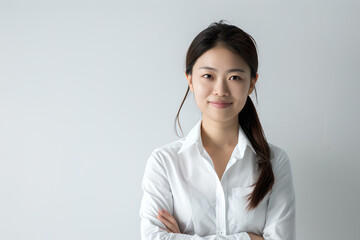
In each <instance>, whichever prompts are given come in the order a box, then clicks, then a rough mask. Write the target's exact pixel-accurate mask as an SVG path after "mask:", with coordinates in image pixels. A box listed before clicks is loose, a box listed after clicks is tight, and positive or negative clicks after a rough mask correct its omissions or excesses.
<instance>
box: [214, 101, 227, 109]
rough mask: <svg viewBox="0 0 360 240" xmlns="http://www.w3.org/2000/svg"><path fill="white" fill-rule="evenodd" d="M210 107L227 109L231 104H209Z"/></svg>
mask: <svg viewBox="0 0 360 240" xmlns="http://www.w3.org/2000/svg"><path fill="white" fill-rule="evenodd" d="M209 103H210V105H211V106H213V107H216V108H221V109H222V108H227V107H229V106H230V105H231V104H232V103H231V102H209Z"/></svg>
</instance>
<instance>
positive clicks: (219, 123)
mask: <svg viewBox="0 0 360 240" xmlns="http://www.w3.org/2000/svg"><path fill="white" fill-rule="evenodd" d="M185 75H186V73H185ZM258 76H259V75H258V74H256V77H255V78H251V74H250V67H249V65H248V64H247V63H246V62H245V61H244V60H243V59H242V57H240V56H239V55H237V54H235V53H233V52H231V51H229V50H228V49H227V48H225V47H222V46H220V45H218V46H215V47H214V48H212V49H210V50H208V51H206V52H205V53H204V54H203V55H202V56H200V57H199V58H198V59H197V61H196V63H195V64H194V66H193V70H192V74H191V75H186V78H187V81H188V84H189V87H190V90H191V92H193V94H194V97H195V101H196V105H197V106H198V107H199V109H200V111H201V113H202V125H201V138H202V142H203V145H204V148H205V149H206V150H207V152H208V153H209V155H210V156H211V158H212V160H213V162H214V166H215V170H216V172H217V174H218V176H219V178H220V179H221V177H222V173H223V171H224V169H225V167H226V165H227V162H228V160H229V156H230V155H231V153H232V151H233V149H234V147H235V146H236V144H237V142H238V139H237V137H238V130H239V122H238V114H239V112H240V111H241V110H242V109H243V107H244V105H245V103H246V99H247V96H248V95H250V94H251V93H252V91H253V90H254V87H255V83H256V81H257V79H258ZM214 101H215V102H216V101H225V102H228V103H231V104H230V106H228V107H226V108H216V107H214V106H213V105H212V104H211V102H214ZM157 218H158V219H159V220H160V221H161V222H162V223H163V224H164V225H165V226H166V228H167V229H163V230H165V231H167V232H173V233H180V230H179V226H178V224H177V222H176V219H175V218H174V217H173V216H172V215H171V214H170V213H169V212H167V211H165V210H159V214H158V215H157ZM248 234H249V236H250V238H251V240H264V238H263V237H261V236H258V235H255V234H253V233H248Z"/></svg>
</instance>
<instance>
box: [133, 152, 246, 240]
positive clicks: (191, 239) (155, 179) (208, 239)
mask: <svg viewBox="0 0 360 240" xmlns="http://www.w3.org/2000/svg"><path fill="white" fill-rule="evenodd" d="M142 189H143V197H142V200H141V207H140V211H139V214H140V218H141V224H140V229H141V240H153V239H154V240H155V239H156V240H250V236H249V235H248V234H247V233H246V232H241V233H236V234H232V235H209V236H199V235H197V234H195V235H188V234H181V233H168V232H167V231H165V230H162V229H161V228H164V229H165V228H166V226H165V225H164V224H163V223H162V222H161V221H160V220H159V219H157V217H156V216H157V213H158V210H160V209H166V210H167V211H169V213H171V214H172V215H173V212H172V211H173V198H172V193H171V188H170V185H169V181H168V178H167V174H166V170H165V168H164V165H163V164H162V159H161V158H160V157H158V154H157V153H156V152H155V151H154V152H153V153H152V154H151V155H150V157H149V159H148V161H147V163H146V167H145V173H144V177H143V180H142Z"/></svg>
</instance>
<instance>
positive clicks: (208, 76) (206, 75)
mask: <svg viewBox="0 0 360 240" xmlns="http://www.w3.org/2000/svg"><path fill="white" fill-rule="evenodd" d="M203 77H204V78H209V79H210V78H212V76H211V75H210V74H204V75H203Z"/></svg>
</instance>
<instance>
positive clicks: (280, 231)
mask: <svg viewBox="0 0 360 240" xmlns="http://www.w3.org/2000/svg"><path fill="white" fill-rule="evenodd" d="M279 154H280V155H279V159H278V162H277V163H276V166H274V175H275V182H274V185H273V188H272V191H271V193H270V196H269V203H268V209H267V214H266V223H265V227H264V231H263V237H264V238H265V240H283V239H286V240H295V190H294V185H293V178H292V172H291V166H290V161H289V158H288V156H287V154H286V153H285V152H284V151H281V152H280V153H279Z"/></svg>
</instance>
